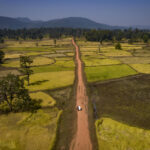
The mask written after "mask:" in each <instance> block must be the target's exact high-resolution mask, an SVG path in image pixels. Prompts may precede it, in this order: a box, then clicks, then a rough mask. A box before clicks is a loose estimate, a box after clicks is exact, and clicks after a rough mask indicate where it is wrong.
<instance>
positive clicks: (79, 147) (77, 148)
mask: <svg viewBox="0 0 150 150" xmlns="http://www.w3.org/2000/svg"><path fill="white" fill-rule="evenodd" d="M72 44H73V45H74V47H75V49H76V64H77V76H78V78H77V79H78V81H77V91H76V106H78V105H80V106H81V107H82V111H77V131H76V134H75V136H74V138H73V140H72V142H71V146H70V150H92V143H91V139H90V134H89V127H88V97H87V94H86V87H85V84H84V81H83V74H82V71H83V68H82V62H81V59H80V56H79V47H78V46H77V44H76V43H75V41H74V39H73V40H72Z"/></svg>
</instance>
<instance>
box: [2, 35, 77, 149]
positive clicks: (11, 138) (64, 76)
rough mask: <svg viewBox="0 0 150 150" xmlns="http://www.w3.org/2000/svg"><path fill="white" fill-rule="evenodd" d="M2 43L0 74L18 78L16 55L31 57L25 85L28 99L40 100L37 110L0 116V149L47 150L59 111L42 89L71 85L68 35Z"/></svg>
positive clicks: (51, 144) (71, 75)
mask: <svg viewBox="0 0 150 150" xmlns="http://www.w3.org/2000/svg"><path fill="white" fill-rule="evenodd" d="M6 45H7V47H5V48H3V51H4V52H5V53H6V55H5V61H4V64H3V65H2V67H1V74H0V77H4V76H6V75H7V74H9V73H12V74H15V75H20V78H22V77H23V76H22V74H21V73H20V72H19V69H20V61H19V58H20V56H21V55H27V56H31V58H32V59H33V63H32V64H31V69H32V70H33V74H32V75H31V77H30V85H29V86H27V85H26V88H28V90H29V92H30V96H31V98H32V99H37V100H39V99H40V100H41V109H39V110H38V111H37V112H34V113H10V114H8V115H1V116H0V120H1V123H0V131H1V132H0V149H1V150H6V149H8V150H12V149H14V150H20V149H21V150H37V149H40V150H48V149H49V150H51V149H53V148H54V146H55V142H56V138H57V137H56V136H57V132H58V126H59V120H60V117H61V114H62V110H61V109H60V108H58V107H57V105H58V104H57V99H54V98H53V97H52V96H51V95H50V94H49V92H46V91H45V90H49V91H50V90H54V89H56V90H57V89H60V88H64V87H68V86H71V85H73V83H74V78H75V75H74V74H75V72H74V69H75V64H74V59H73V57H74V49H73V46H72V44H71V38H64V39H60V40H57V43H56V44H54V41H53V39H51V40H49V39H43V40H42V41H39V40H38V41H35V40H32V41H31V40H26V41H23V40H22V41H14V40H8V41H6ZM25 84H26V82H25ZM64 94H66V93H64ZM67 94H69V93H67ZM58 95H59V94H58ZM61 99H62V98H61ZM56 104H57V105H56Z"/></svg>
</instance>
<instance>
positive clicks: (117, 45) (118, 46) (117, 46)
mask: <svg viewBox="0 0 150 150" xmlns="http://www.w3.org/2000/svg"><path fill="white" fill-rule="evenodd" d="M115 49H119V50H121V49H122V48H121V44H120V43H119V42H118V43H117V44H116V45H115Z"/></svg>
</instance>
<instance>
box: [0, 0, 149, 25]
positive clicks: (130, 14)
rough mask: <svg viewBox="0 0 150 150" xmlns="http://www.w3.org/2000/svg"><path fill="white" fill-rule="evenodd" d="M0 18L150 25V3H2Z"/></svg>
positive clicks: (50, 0)
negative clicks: (90, 20)
mask: <svg viewBox="0 0 150 150" xmlns="http://www.w3.org/2000/svg"><path fill="white" fill-rule="evenodd" d="M0 16H9V17H29V18H31V19H33V20H51V19H55V18H63V17H86V18H89V19H92V20H94V21H97V22H100V23H106V24H110V25H126V26H130V25H150V0H0Z"/></svg>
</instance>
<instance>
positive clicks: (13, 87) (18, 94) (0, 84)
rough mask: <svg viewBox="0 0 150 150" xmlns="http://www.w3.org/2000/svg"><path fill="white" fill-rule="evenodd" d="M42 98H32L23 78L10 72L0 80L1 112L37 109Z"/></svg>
mask: <svg viewBox="0 0 150 150" xmlns="http://www.w3.org/2000/svg"><path fill="white" fill-rule="evenodd" d="M40 102H41V101H40V100H32V99H31V98H30V96H29V92H28V90H27V89H25V87H24V81H23V79H20V78H19V76H15V75H12V74H8V75H7V76H6V77H3V78H2V80H0V112H3V113H6V112H19V111H35V110H36V109H38V108H40Z"/></svg>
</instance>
